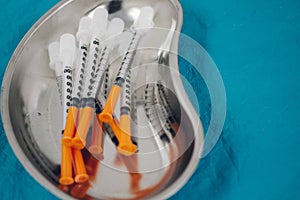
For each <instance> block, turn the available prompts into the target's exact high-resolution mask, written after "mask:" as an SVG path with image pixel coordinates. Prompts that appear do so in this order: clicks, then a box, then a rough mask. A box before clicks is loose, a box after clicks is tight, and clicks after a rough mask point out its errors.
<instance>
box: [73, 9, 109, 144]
mask: <svg viewBox="0 0 300 200" xmlns="http://www.w3.org/2000/svg"><path fill="white" fill-rule="evenodd" d="M107 17H108V12H107V10H106V9H104V8H97V9H96V10H95V11H94V16H93V19H92V24H91V31H92V37H91V43H90V51H89V53H88V58H87V68H86V71H85V77H84V86H83V91H82V98H81V102H80V104H81V109H80V114H79V120H78V125H77V131H76V134H75V137H74V138H73V139H72V147H74V148H77V149H83V148H84V146H85V137H84V136H85V135H87V133H88V130H89V127H90V123H91V119H92V116H93V113H94V102H91V101H90V98H92V97H91V96H90V91H91V88H92V87H93V86H92V85H93V84H94V82H95V76H97V67H98V65H99V62H100V61H99V57H100V53H101V51H102V50H101V48H103V40H104V38H105V33H106V29H107V21H108V20H107Z"/></svg>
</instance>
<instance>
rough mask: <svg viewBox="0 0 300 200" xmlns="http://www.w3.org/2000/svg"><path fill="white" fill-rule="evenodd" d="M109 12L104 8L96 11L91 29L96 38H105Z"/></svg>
mask: <svg viewBox="0 0 300 200" xmlns="http://www.w3.org/2000/svg"><path fill="white" fill-rule="evenodd" d="M107 18H108V12H107V10H106V9H104V8H97V9H96V10H95V11H94V16H93V19H92V24H91V29H92V34H93V36H94V37H104V36H105V31H106V28H107Z"/></svg>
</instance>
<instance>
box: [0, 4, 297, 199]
mask: <svg viewBox="0 0 300 200" xmlns="http://www.w3.org/2000/svg"><path fill="white" fill-rule="evenodd" d="M0 1H1V5H2V6H1V8H0V11H1V12H0V22H1V27H2V28H1V31H0V39H1V43H0V49H1V50H0V58H1V59H0V77H1V79H2V78H3V75H4V72H5V69H6V66H7V63H8V61H9V59H10V57H11V55H12V53H13V51H14V49H15V48H16V46H17V44H18V43H19V41H20V40H21V39H22V37H23V36H24V35H25V33H26V32H27V31H28V30H29V28H30V27H31V26H32V25H33V24H34V22H35V21H36V20H37V19H38V18H39V17H40V16H42V15H43V14H44V13H45V12H46V11H47V10H48V9H50V8H51V7H52V6H53V5H55V4H56V3H57V2H58V0H40V1H34V0H22V1H18V0H11V1H4V0H0ZM181 3H182V7H183V11H184V26H183V30H182V32H183V33H185V34H186V35H188V36H190V37H192V38H193V39H194V40H196V41H197V42H199V43H200V44H202V45H203V46H204V47H205V49H206V50H207V51H208V52H209V54H210V55H211V56H212V58H213V59H214V61H215V62H216V64H217V66H218V68H219V70H220V73H221V75H222V77H223V80H224V84H225V87H226V94H227V107H228V108H227V116H226V122H225V127H224V130H223V132H222V136H221V139H220V140H219V142H218V143H217V145H216V147H215V149H214V150H213V151H212V152H211V153H210V154H209V156H207V157H206V158H205V159H203V160H202V161H201V163H200V164H199V166H198V168H197V170H196V172H195V174H194V175H193V176H192V178H191V179H190V180H189V182H188V183H187V184H186V185H185V186H184V187H183V188H182V189H181V190H180V191H179V192H178V193H177V194H175V195H174V196H173V197H172V198H171V199H173V200H175V199H183V198H188V199H191V200H192V199H200V198H201V199H300V190H299V187H300V159H299V155H300V123H299V119H300V118H299V113H298V112H299V111H300V84H299V80H300V62H299V59H300V23H299V21H300V1H298V0H272V1H271V0H267V1H259V0H252V1H249V0H246V1H237V0H228V1H221V0H211V1H196V0H182V2H181ZM183 64H184V63H183ZM183 64H181V65H183ZM181 71H183V73H184V70H183V69H182V68H181ZM196 84H197V83H196ZM194 85H195V83H194ZM197 97H198V98H201V94H200V93H199V94H197ZM202 102H203V101H202ZM204 102H205V101H204ZM200 107H202V108H201V109H203V107H204V110H205V105H200ZM207 109H209V108H207ZM202 120H203V124H204V127H205V128H207V124H208V120H209V119H206V117H205V116H204V117H203V119H202ZM0 144H1V145H0V146H1V149H0V163H1V165H0V172H1V179H0V188H1V192H0V193H1V194H0V199H55V197H54V196H53V195H52V194H50V193H49V192H48V191H47V190H45V189H44V188H42V187H41V186H40V185H39V184H38V183H37V182H36V181H35V180H34V179H33V178H32V177H31V176H30V175H29V174H28V173H27V172H26V171H25V170H24V168H23V167H22V165H21V164H20V163H19V161H18V160H17V158H16V157H15V156H14V154H13V152H12V150H11V148H10V146H9V144H8V142H7V139H6V136H5V134H4V130H3V127H2V124H1V132H0Z"/></svg>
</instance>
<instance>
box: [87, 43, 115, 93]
mask: <svg viewBox="0 0 300 200" xmlns="http://www.w3.org/2000/svg"><path fill="white" fill-rule="evenodd" d="M109 54H110V49H109V48H107V47H104V49H103V50H102V52H101V54H100V60H99V64H98V67H97V70H96V72H95V76H94V77H93V79H92V82H91V84H90V85H89V92H88V96H90V97H92V98H96V93H97V91H98V89H99V87H100V82H101V79H102V77H103V74H104V72H105V70H106V66H107V63H108V58H109Z"/></svg>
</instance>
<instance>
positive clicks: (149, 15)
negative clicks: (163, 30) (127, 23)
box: [134, 6, 154, 28]
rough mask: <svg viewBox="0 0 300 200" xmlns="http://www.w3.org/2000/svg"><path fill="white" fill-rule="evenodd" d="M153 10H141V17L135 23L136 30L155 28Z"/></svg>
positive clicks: (148, 8) (144, 8)
mask: <svg viewBox="0 0 300 200" xmlns="http://www.w3.org/2000/svg"><path fill="white" fill-rule="evenodd" d="M153 17H154V10H153V8H151V7H149V6H146V7H143V8H141V11H140V15H139V17H138V19H137V20H136V21H135V23H134V27H135V28H152V27H153Z"/></svg>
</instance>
